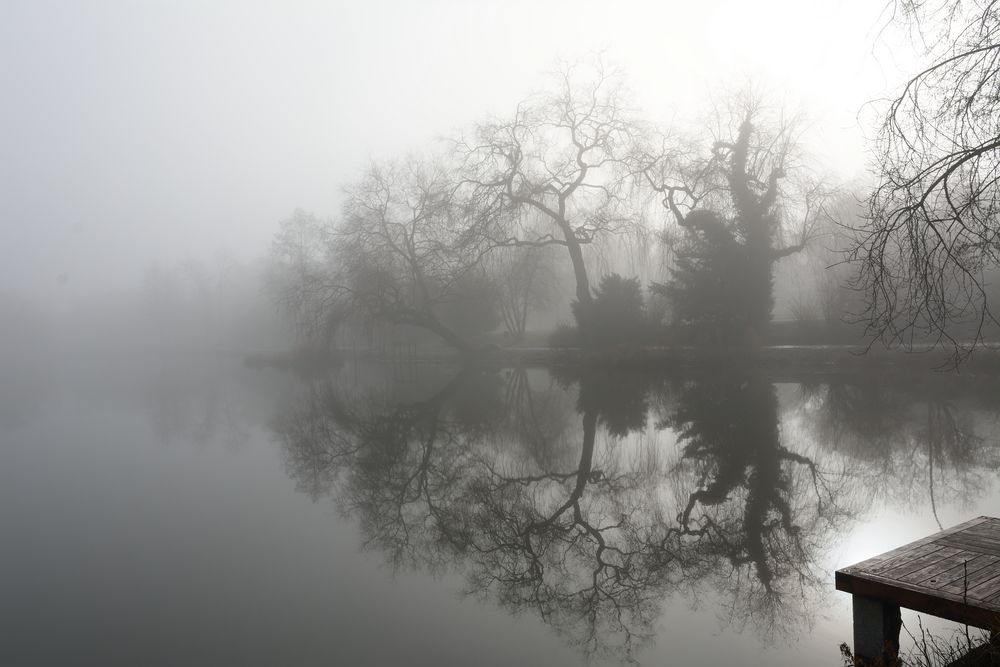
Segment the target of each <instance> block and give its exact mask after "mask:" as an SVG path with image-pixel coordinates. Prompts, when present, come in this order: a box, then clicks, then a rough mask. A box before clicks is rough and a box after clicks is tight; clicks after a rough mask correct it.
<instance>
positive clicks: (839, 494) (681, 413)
mask: <svg viewBox="0 0 1000 667" xmlns="http://www.w3.org/2000/svg"><path fill="white" fill-rule="evenodd" d="M663 424H664V425H668V426H670V427H671V428H673V429H674V430H675V431H676V432H677V433H678V437H679V440H680V441H681V443H682V445H683V447H682V451H681V462H680V464H679V466H678V469H679V475H678V477H679V480H678V481H679V484H678V488H693V490H692V491H690V492H689V493H688V494H687V498H686V500H682V509H681V511H680V512H679V513H678V515H677V523H678V529H679V531H680V533H681V534H682V535H684V536H690V537H692V538H694V542H693V543H692V544H693V546H694V547H696V548H697V549H698V551H699V553H700V554H701V555H702V557H704V558H705V559H707V560H709V561H710V562H713V564H714V567H712V568H710V569H711V571H712V574H713V579H714V580H715V582H716V584H717V585H719V586H720V588H721V589H723V590H728V592H729V594H730V595H731V599H732V607H731V610H732V614H733V616H734V617H735V618H736V620H749V621H753V622H754V623H755V624H756V625H757V627H758V629H764V630H767V631H771V630H773V629H775V627H776V623H777V622H778V621H779V620H781V621H788V620H789V619H790V618H792V617H793V616H794V615H795V614H793V612H796V611H800V610H798V609H793V608H792V607H790V606H789V604H788V602H789V599H788V598H789V597H791V599H792V600H794V601H803V600H806V599H808V600H810V601H811V600H812V599H813V598H815V597H816V596H817V595H818V590H819V589H820V588H821V587H822V582H823V581H824V577H825V573H824V572H822V571H821V570H820V569H819V567H818V563H817V558H818V556H819V555H820V554H821V553H822V552H823V550H824V547H825V546H826V544H825V542H826V541H827V540H828V538H829V537H830V536H832V535H833V534H834V530H835V529H836V528H837V526H838V525H839V524H840V523H842V522H843V520H845V519H847V518H849V517H850V516H851V515H852V511H851V510H850V508H849V507H848V502H849V496H848V495H847V494H845V493H844V492H845V490H846V488H845V486H844V484H843V475H842V474H841V472H842V471H832V470H826V471H824V470H822V469H821V468H820V466H819V465H818V464H817V463H816V462H815V461H814V460H813V459H812V458H810V457H807V456H804V455H803V454H801V453H796V452H795V451H792V450H791V449H789V447H787V446H786V445H785V444H784V443H783V438H782V434H781V429H780V426H779V415H778V400H777V396H776V394H775V389H774V385H772V384H771V383H770V382H767V381H764V380H762V379H761V378H760V377H758V376H755V375H753V374H732V375H729V376H722V377H716V378H712V379H710V380H702V381H692V382H686V383H683V384H682V385H681V387H680V391H679V393H678V397H677V399H676V402H675V404H674V408H673V409H672V410H671V411H669V412H668V414H667V415H666V417H665V418H664V420H663ZM790 594H791V595H790Z"/></svg>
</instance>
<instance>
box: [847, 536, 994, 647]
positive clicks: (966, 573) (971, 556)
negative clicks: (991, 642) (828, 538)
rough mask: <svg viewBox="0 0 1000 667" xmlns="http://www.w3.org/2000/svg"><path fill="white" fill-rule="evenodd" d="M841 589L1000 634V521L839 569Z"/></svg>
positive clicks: (923, 541)
mask: <svg viewBox="0 0 1000 667" xmlns="http://www.w3.org/2000/svg"><path fill="white" fill-rule="evenodd" d="M836 581H837V590H840V591H845V592H847V593H851V594H853V595H861V596H864V597H868V598H872V599H876V600H882V601H884V602H887V603H891V604H895V605H899V606H901V607H906V608H908V609H913V610H914V611H919V612H924V613H927V614H931V615H934V616H940V617H941V618H946V619H949V620H952V621H957V622H959V623H968V624H969V625H972V626H976V627H980V628H988V629H991V630H1000V519H996V518H992V517H986V516H981V517H978V518H976V519H972V520H971V521H966V522H965V523H963V524H959V525H958V526H955V527H954V528H949V529H948V530H944V531H942V532H940V533H936V534H934V535H930V536H929V537H925V538H924V539H922V540H917V541H916V542H911V543H910V544H907V545H905V546H902V547H899V548H898V549H893V550H892V551H888V552H886V553H884V554H881V555H879V556H875V557H874V558H869V559H868V560H866V561H862V562H860V563H858V564H856V565H852V566H850V567H845V568H844V569H842V570H838V571H837V574H836Z"/></svg>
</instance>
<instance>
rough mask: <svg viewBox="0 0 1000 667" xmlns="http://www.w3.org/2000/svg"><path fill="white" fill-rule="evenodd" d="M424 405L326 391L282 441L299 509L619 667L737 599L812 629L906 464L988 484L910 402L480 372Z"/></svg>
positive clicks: (736, 382) (835, 390)
mask: <svg viewBox="0 0 1000 667" xmlns="http://www.w3.org/2000/svg"><path fill="white" fill-rule="evenodd" d="M419 394H420V395H419V397H418V398H414V397H413V396H410V397H407V398H403V399H401V398H400V397H399V396H398V395H396V396H393V395H390V394H388V393H387V392H385V391H382V392H372V391H368V392H359V391H358V390H356V389H354V388H342V387H338V386H337V384H336V383H335V382H334V381H329V382H327V383H325V384H323V385H315V386H313V387H311V388H310V389H309V391H308V392H306V393H305V394H304V395H303V396H302V397H301V400H299V401H297V402H295V403H294V404H293V405H292V406H290V407H289V409H288V410H286V411H285V412H284V414H283V415H282V416H280V417H279V418H278V419H276V420H275V421H274V424H273V427H274V430H275V433H276V434H277V436H278V437H279V439H280V441H281V443H282V445H283V451H284V454H285V458H286V463H287V466H288V471H289V473H290V474H291V475H292V477H294V479H295V480H296V481H297V483H298V484H299V487H300V489H301V490H303V491H304V492H307V493H309V494H311V495H312V496H314V497H318V496H322V495H330V496H332V497H333V498H334V499H335V500H336V501H337V502H338V504H339V505H340V507H341V508H342V509H343V511H344V512H346V513H347V514H348V515H349V516H350V517H352V518H353V519H354V520H356V521H357V523H358V525H359V526H360V529H361V532H362V535H363V536H364V543H365V546H366V548H368V549H372V550H375V551H378V552H380V553H382V554H384V555H385V557H386V559H387V560H388V561H389V562H390V563H391V564H392V565H393V566H394V567H407V568H419V569H422V570H428V571H431V572H443V571H457V572H461V573H463V574H464V575H465V579H466V582H467V592H468V593H470V594H473V595H477V596H479V597H481V598H484V599H488V600H491V601H493V602H494V603H497V604H500V605H502V606H504V607H506V608H508V609H510V610H512V611H513V612H522V611H530V612H532V613H535V614H537V615H538V616H539V617H540V618H541V619H543V620H544V621H545V622H546V623H548V624H550V625H551V626H552V627H553V628H555V629H556V630H557V631H558V632H560V633H562V634H563V635H564V636H565V638H566V640H567V641H568V642H570V643H572V644H577V645H580V646H581V647H582V648H583V649H584V650H585V651H586V652H588V653H594V652H612V653H614V654H615V655H617V656H619V657H628V656H630V655H632V653H633V651H634V650H635V649H636V648H637V647H638V646H639V645H641V644H642V643H643V642H644V641H645V640H646V639H647V638H648V637H650V636H651V635H652V632H653V624H654V622H655V621H656V619H657V618H658V616H659V612H660V607H661V604H662V602H663V601H664V600H665V599H666V598H667V597H668V596H671V595H681V596H684V597H685V598H687V599H692V598H698V597H703V596H704V595H705V594H706V593H708V594H715V593H717V592H720V591H721V593H722V595H724V596H725V597H726V598H728V604H727V608H728V615H729V620H730V621H731V622H735V623H738V624H743V623H750V624H752V625H753V626H754V627H755V629H757V630H763V631H765V632H770V631H773V630H775V629H777V628H786V629H791V628H793V627H794V623H793V621H795V620H800V621H801V620H808V619H809V618H810V617H811V615H812V614H811V613H810V612H811V610H812V609H813V608H814V606H815V605H816V604H817V599H818V598H819V597H820V596H822V595H823V594H824V591H825V589H827V588H828V586H825V585H824V584H825V582H826V581H827V580H828V578H829V573H828V572H826V571H825V570H824V569H822V568H821V566H820V560H821V558H822V557H823V556H824V554H825V552H826V547H827V546H828V545H829V543H830V542H832V540H833V538H834V537H835V536H837V535H838V534H842V532H843V530H844V529H845V528H846V527H847V524H848V523H849V522H850V521H851V519H852V517H853V516H855V514H856V508H857V507H858V506H859V505H861V504H867V503H870V501H871V493H873V492H872V491H870V489H874V488H880V487H884V486H886V483H885V480H886V479H887V478H886V477H884V475H887V474H890V473H892V474H898V472H899V470H900V469H899V467H898V466H899V465H902V464H901V463H899V462H898V461H897V458H898V457H900V456H902V458H906V456H907V455H909V457H910V458H911V459H919V457H914V456H913V455H912V453H913V451H916V450H917V449H919V450H921V451H926V452H928V454H927V457H928V458H927V461H929V462H930V463H932V464H933V465H934V466H936V467H944V468H946V469H948V470H949V471H952V472H954V471H958V470H972V469H979V470H983V469H984V466H985V465H986V464H983V463H982V459H981V457H982V455H983V453H984V451H986V449H989V448H986V449H984V447H986V446H985V444H984V440H983V439H982V437H981V436H978V435H976V433H975V430H974V429H973V428H971V426H970V425H969V423H968V420H967V418H966V417H965V416H963V415H965V414H966V411H963V410H962V409H959V407H958V406H957V405H956V404H955V403H954V402H952V403H949V402H947V401H945V402H935V403H933V404H932V403H930V402H928V403H927V404H926V406H924V407H925V408H926V412H925V413H922V414H924V415H925V416H926V421H921V422H920V424H921V425H919V426H918V425H917V422H916V421H914V420H913V410H914V408H913V406H912V403H910V401H909V398H906V397H903V398H901V397H897V396H894V395H893V394H892V392H890V391H884V390H881V389H879V388H878V387H874V388H871V387H869V388H865V387H858V388H855V387H847V386H845V387H841V386H838V385H835V384H832V383H827V384H817V385H814V386H813V387H811V388H808V389H806V390H804V392H803V398H802V400H801V401H800V402H799V403H798V405H797V406H796V407H795V409H794V410H793V411H791V412H789V413H782V411H781V409H780V406H779V400H778V395H777V392H776V389H775V386H774V385H773V384H772V383H771V382H769V381H767V380H765V379H764V378H762V377H760V376H759V375H756V374H754V373H752V372H749V371H745V370H743V371H741V370H740V369H734V370H731V371H730V372H728V373H717V374H715V375H714V376H711V377H702V378H698V379H692V380H687V381H683V382H681V381H676V382H667V381H665V380H663V379H662V378H655V377H652V376H649V375H647V374H642V373H631V374H629V373H612V372H607V371H602V372H601V373H599V374H598V373H595V372H583V371H576V372H575V373H570V372H566V371H564V372H560V373H557V374H555V377H552V378H550V377H549V376H548V375H547V374H546V373H545V372H543V371H525V370H517V369H507V370H504V371H500V372H482V371H473V370H469V371H465V372H463V373H462V374H460V375H458V376H456V377H454V378H450V379H442V380H440V381H439V382H438V383H437V384H435V385H433V386H427V387H425V388H424V390H423V391H422V392H419ZM873 397H881V399H882V400H879V401H878V402H876V401H875V400H874V398H873ZM873 403H874V404H875V405H876V407H875V408H872V407H871V404H873ZM866 410H869V411H870V410H876V411H877V413H870V414H869V413H866V412H865V411H866ZM851 414H854V415H858V417H857V418H854V419H851V418H849V415H851ZM901 424H903V425H905V428H904V429H903V431H902V432H903V433H905V434H906V436H905V438H904V440H905V442H906V443H908V446H909V447H910V450H906V449H905V448H903V449H901V448H900V447H901V446H900V445H899V444H898V443H899V438H900V437H901V436H899V435H898V434H899V433H900V432H901V431H900V426H901ZM851 429H855V431H856V432H853V433H852V432H851ZM834 435H836V437H834ZM675 439H676V444H675V443H674V440H675ZM863 440H866V441H867V442H868V443H869V447H874V450H866V449H864V447H863V446H862V444H861V443H862V441H863ZM872 443H874V444H872ZM990 451H994V450H992V449H991V450H990ZM890 452H895V453H893V454H892V455H891V456H890V455H889V454H887V453H890ZM907 452H909V453H907ZM859 453H864V456H863V457H861V456H860V454H859ZM887 456H888V457H889V459H887V458H886V457H887ZM886 460H892V461H893V463H892V465H893V466H897V467H894V468H892V469H891V470H890V469H889V468H887V467H886V466H885V465H883V466H877V465H872V462H873V461H886ZM977 461H978V462H979V463H978V464H977V463H976V462H977ZM992 461H993V463H992V464H989V465H994V466H995V465H996V463H997V462H996V459H995V458H994V459H992ZM907 465H911V466H914V467H913V471H914V478H916V477H917V476H918V475H917V474H916V473H917V472H919V473H920V475H924V474H925V473H926V472H927V471H926V470H925V469H923V468H919V465H918V464H917V463H913V462H909V463H907ZM977 465H978V468H977V467H976V466H977ZM880 475H882V477H880ZM927 479H928V480H929V481H931V482H932V483H933V484H934V485H935V486H937V485H939V484H941V483H942V481H943V480H944V479H945V477H944V475H943V473H942V472H940V471H937V472H932V473H931V475H930V477H928V478H927ZM948 479H950V480H951V483H952V484H953V485H954V486H955V487H956V488H961V487H962V486H963V485H964V484H967V483H969V484H971V483H972V482H971V480H970V479H969V478H966V477H962V476H961V475H959V476H954V475H952V476H950V477H949V478H948Z"/></svg>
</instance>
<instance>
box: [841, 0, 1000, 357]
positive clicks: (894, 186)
mask: <svg viewBox="0 0 1000 667" xmlns="http://www.w3.org/2000/svg"><path fill="white" fill-rule="evenodd" d="M891 7H892V8H893V9H894V10H895V11H894V12H893V18H894V20H895V21H897V22H898V23H900V24H902V25H903V26H905V27H908V28H909V29H910V31H911V35H912V36H913V37H914V38H915V40H916V43H917V45H918V47H919V48H922V50H923V52H924V56H925V63H926V65H925V66H924V67H923V69H921V70H920V71H919V72H917V73H916V74H914V75H913V76H912V77H911V78H910V79H909V80H907V81H906V83H905V84H904V85H903V86H902V89H901V90H900V91H899V92H898V93H897V94H896V95H895V97H893V98H892V99H890V100H888V101H887V105H886V107H885V109H884V119H883V121H882V126H881V129H880V131H879V135H878V139H877V142H876V146H875V149H876V158H877V159H876V169H877V176H878V185H877V187H876V189H875V190H874V192H873V193H872V195H871V197H870V199H869V208H870V219H869V220H868V222H867V224H866V225H863V226H862V227H861V228H860V229H859V230H858V232H859V234H858V239H857V241H856V244H855V247H854V251H853V257H854V259H855V260H857V261H858V263H859V264H860V278H859V280H858V283H857V286H858V287H859V288H860V289H861V290H863V291H864V292H865V294H866V297H867V304H868V305H867V310H866V311H865V313H864V314H865V316H866V319H867V321H868V323H869V325H868V326H869V332H870V333H872V334H873V335H874V336H875V337H877V338H880V339H881V340H882V341H883V342H885V343H886V344H903V345H907V346H910V345H912V344H913V343H914V342H915V341H916V340H918V339H919V338H920V337H923V338H925V339H927V340H929V341H930V342H933V343H934V344H940V345H944V346H946V347H948V348H950V349H951V350H952V352H953V361H954V362H955V363H956V364H957V363H958V362H960V361H961V360H962V359H963V358H964V357H965V356H967V355H968V354H969V353H970V352H971V351H972V350H973V349H974V348H975V347H976V346H977V344H979V343H980V342H981V341H982V337H983V329H984V325H986V324H987V323H989V322H994V323H995V322H996V319H995V318H994V316H993V314H992V313H991V311H990V308H989V303H988V301H987V299H986V291H985V284H984V271H985V270H987V269H988V268H989V267H993V266H996V265H997V263H998V259H1000V225H998V224H997V220H998V217H997V214H998V212H1000V199H998V195H1000V190H998V187H997V183H998V180H997V179H998V178H1000V132H998V124H1000V77H998V74H1000V39H998V38H1000V8H998V6H997V3H996V2H994V1H993V0H933V1H931V2H928V1H925V0H896V1H895V2H893V3H892V4H891Z"/></svg>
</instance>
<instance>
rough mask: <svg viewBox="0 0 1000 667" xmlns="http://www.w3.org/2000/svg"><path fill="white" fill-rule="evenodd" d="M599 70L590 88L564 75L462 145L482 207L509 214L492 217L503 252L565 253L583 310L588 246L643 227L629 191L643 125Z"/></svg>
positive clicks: (491, 232)
mask: <svg viewBox="0 0 1000 667" xmlns="http://www.w3.org/2000/svg"><path fill="white" fill-rule="evenodd" d="M594 69H595V71H594V72H593V76H592V77H590V78H589V80H588V81H587V82H586V83H583V84H578V83H577V80H578V79H579V78H580V77H578V76H577V72H574V70H573V69H572V68H566V69H564V70H563V71H562V72H561V73H560V74H559V75H558V89H557V90H556V92H554V93H549V94H544V95H539V96H535V97H531V98H529V99H527V100H525V101H523V102H521V103H520V104H519V105H518V107H517V110H516V111H515V113H514V116H513V117H512V118H510V119H507V120H501V121H496V122H491V123H486V124H483V125H480V126H479V127H478V128H477V129H476V132H475V133H474V135H473V136H472V137H471V138H462V139H460V140H459V141H458V142H456V146H457V149H458V151H459V153H460V154H461V155H462V156H463V158H464V165H465V169H466V184H467V185H468V186H471V188H472V190H473V192H474V196H475V197H476V198H477V199H478V200H479V201H480V202H481V206H482V208H483V209H487V208H492V209H494V210H497V211H503V213H504V214H503V215H494V216H490V217H489V218H487V219H486V222H488V224H484V225H483V228H482V229H483V232H484V233H485V235H486V236H487V237H488V238H490V240H491V241H492V243H494V244H495V245H497V246H510V247H543V246H550V245H556V246H561V247H564V248H565V249H566V251H567V253H568V254H569V258H570V261H571V263H572V266H573V273H574V276H575V279H576V298H577V301H578V302H579V303H580V304H582V305H583V307H584V308H586V306H588V305H589V304H590V303H591V301H592V299H593V296H592V294H591V289H590V278H589V276H588V273H587V265H586V262H585V258H584V252H583V248H584V246H586V245H588V244H591V243H594V242H595V241H597V240H598V239H599V238H600V237H601V236H602V235H608V234H615V233H621V232H625V231H632V230H636V229H637V228H638V227H639V225H638V224H637V223H638V222H639V212H638V209H637V208H636V207H635V206H633V205H631V203H630V194H631V187H632V184H633V178H632V177H633V175H634V173H635V170H634V165H635V164H636V163H635V160H634V156H635V155H636V154H637V150H636V147H637V145H638V144H639V141H640V139H641V134H642V132H641V126H640V124H639V123H638V122H637V121H636V120H635V119H634V118H633V117H632V115H631V114H630V113H629V110H628V108H627V106H626V102H625V98H624V92H623V87H622V84H621V82H620V79H619V78H618V77H616V76H615V75H614V74H613V73H611V72H608V71H607V70H606V69H605V68H604V67H603V65H602V64H601V63H599V62H598V63H597V65H596V67H595V68H594ZM539 219H541V221H542V222H543V224H541V225H539V224H538V221H539Z"/></svg>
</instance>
